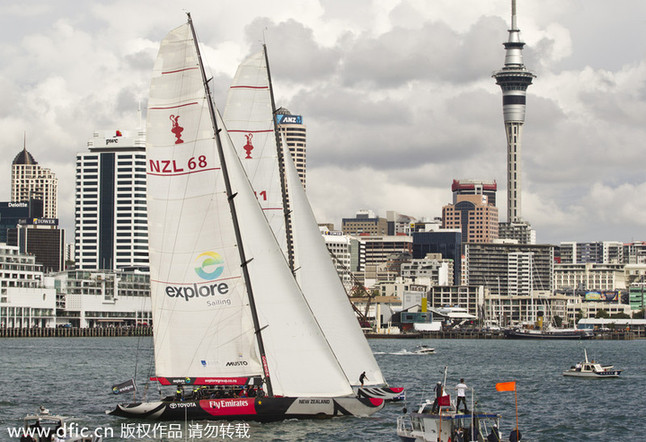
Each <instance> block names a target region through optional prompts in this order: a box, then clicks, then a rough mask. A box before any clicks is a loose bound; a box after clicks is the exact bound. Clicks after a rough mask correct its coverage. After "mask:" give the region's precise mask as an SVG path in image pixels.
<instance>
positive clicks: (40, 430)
mask: <svg viewBox="0 0 646 442" xmlns="http://www.w3.org/2000/svg"><path fill="white" fill-rule="evenodd" d="M66 421H67V418H66V417H64V416H60V415H56V414H51V413H50V412H49V410H48V409H47V408H45V407H43V406H42V405H41V406H40V408H39V409H38V411H37V412H36V413H32V414H28V415H27V416H25V418H24V427H23V430H22V433H21V436H22V438H21V440H23V438H26V439H27V440H32V441H35V442H45V441H52V440H55V438H57V439H56V440H61V441H65V442H101V441H102V439H103V438H102V437H101V436H99V435H96V434H90V433H93V432H90V431H87V432H83V433H84V434H83V435H81V434H79V431H75V430H78V428H76V427H75V426H74V424H71V423H69V422H66ZM29 438H31V439H29Z"/></svg>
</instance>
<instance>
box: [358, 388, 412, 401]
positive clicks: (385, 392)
mask: <svg viewBox="0 0 646 442" xmlns="http://www.w3.org/2000/svg"><path fill="white" fill-rule="evenodd" d="M352 389H353V390H354V392H355V393H356V395H357V396H358V397H360V398H368V399H370V398H373V399H383V400H384V401H389V402H397V401H403V400H405V399H406V393H405V392H404V387H377V386H374V387H371V386H365V387H359V386H356V387H352Z"/></svg>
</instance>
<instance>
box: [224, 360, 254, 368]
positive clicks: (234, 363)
mask: <svg viewBox="0 0 646 442" xmlns="http://www.w3.org/2000/svg"><path fill="white" fill-rule="evenodd" d="M247 365H249V363H248V362H247V361H229V362H227V363H226V365H225V366H226V367H246V366H247Z"/></svg>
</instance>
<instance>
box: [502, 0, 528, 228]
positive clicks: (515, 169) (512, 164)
mask: <svg viewBox="0 0 646 442" xmlns="http://www.w3.org/2000/svg"><path fill="white" fill-rule="evenodd" d="M503 44H504V46H505V65H504V66H503V68H502V69H501V70H500V71H498V72H496V73H495V74H494V75H493V77H494V78H495V79H496V84H498V85H499V86H500V88H501V89H502V111H503V117H504V121H505V133H506V136H507V223H509V224H512V223H519V222H521V214H520V192H521V186H520V173H521V168H520V166H521V158H520V154H521V146H522V129H523V124H524V123H525V94H526V91H527V87H528V86H529V85H530V84H532V80H533V79H534V78H535V77H536V76H535V75H534V74H532V73H531V72H529V71H528V70H527V68H525V65H524V64H523V55H522V51H523V47H524V46H525V43H523V42H522V41H521V40H520V30H519V29H518V26H517V24H516V0H512V1H511V29H509V39H508V41H507V42H505V43H503Z"/></svg>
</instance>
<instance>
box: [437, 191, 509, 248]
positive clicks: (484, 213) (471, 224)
mask: <svg viewBox="0 0 646 442" xmlns="http://www.w3.org/2000/svg"><path fill="white" fill-rule="evenodd" d="M451 189H452V191H453V204H448V205H446V206H444V207H442V227H443V228H445V229H459V230H460V231H461V232H462V242H463V243H465V242H491V241H493V240H494V239H497V238H498V208H497V207H496V206H495V198H496V184H495V182H494V183H493V184H491V183H488V184H485V183H483V182H479V181H473V180H471V181H466V180H465V181H458V180H453V185H452V186H451ZM490 197H493V199H494V203H492V202H490V201H489V198H490Z"/></svg>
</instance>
